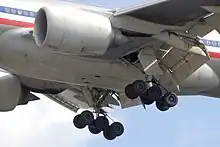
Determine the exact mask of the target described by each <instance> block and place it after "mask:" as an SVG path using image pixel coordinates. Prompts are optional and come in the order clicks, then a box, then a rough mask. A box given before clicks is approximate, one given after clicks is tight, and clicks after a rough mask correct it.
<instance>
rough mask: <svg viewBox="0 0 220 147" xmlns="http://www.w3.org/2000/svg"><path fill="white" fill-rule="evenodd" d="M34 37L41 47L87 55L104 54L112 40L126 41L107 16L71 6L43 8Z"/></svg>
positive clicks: (36, 21) (112, 42)
mask: <svg viewBox="0 0 220 147" xmlns="http://www.w3.org/2000/svg"><path fill="white" fill-rule="evenodd" d="M116 32H117V31H116ZM115 34H117V35H115ZM34 38H35V41H36V44H37V45H38V46H39V47H44V46H47V47H50V48H52V49H53V50H55V51H59V52H65V53H71V54H85V55H102V54H104V53H105V52H106V50H107V49H108V48H109V47H110V46H112V45H113V44H115V43H117V44H118V43H119V44H120V43H122V42H124V41H126V38H125V37H123V35H122V34H120V33H119V32H117V33H115V31H114V30H113V28H112V26H111V22H110V20H109V19H108V18H107V17H105V16H102V15H100V14H96V13H93V12H88V11H84V10H80V9H78V8H73V7H68V6H67V7H65V6H63V7H44V8H41V9H40V10H39V11H38V13H37V16H36V19H35V27H34ZM116 39H117V40H116Z"/></svg>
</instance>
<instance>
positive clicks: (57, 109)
mask: <svg viewBox="0 0 220 147" xmlns="http://www.w3.org/2000/svg"><path fill="white" fill-rule="evenodd" d="M78 2H79V1H78ZM80 2H83V3H88V4H97V5H102V6H105V7H110V8H111V7H123V6H128V5H131V4H137V3H139V2H141V0H126V1H125V0H124V1H122V0H121V1H120V0H118V1H115V0H112V1H108V0H83V1H80ZM38 96H39V97H41V100H40V101H36V102H31V103H29V104H28V105H26V106H19V107H17V108H16V109H15V110H14V111H12V112H7V113H0V146H1V147H50V146H51V147H133V146H147V147H161V146H162V147H209V146H210V147H218V146H219V144H220V140H219V130H220V125H219V124H220V117H219V116H220V100H219V99H215V98H209V97H203V96H185V97H179V99H180V100H179V104H178V105H177V106H176V107H175V108H172V109H170V110H169V111H167V112H160V111H158V110H157V109H156V108H155V106H154V105H152V106H149V107H147V110H146V111H145V110H144V109H143V108H142V107H141V106H137V107H134V108H130V109H125V110H121V109H119V108H117V109H115V110H111V113H110V114H111V116H112V117H113V118H114V119H115V120H117V121H121V122H122V123H123V124H124V126H125V133H124V135H123V136H121V137H119V138H117V139H116V140H114V141H107V140H105V139H104V137H103V136H102V134H100V135H91V134H90V133H89V131H88V130H87V129H83V130H78V129H76V128H74V126H73V124H72V119H73V117H74V116H75V115H76V114H75V113H73V112H71V111H69V110H67V109H66V108H63V107H62V106H60V105H59V104H56V103H54V102H52V101H51V100H49V99H48V98H46V97H44V96H42V95H38Z"/></svg>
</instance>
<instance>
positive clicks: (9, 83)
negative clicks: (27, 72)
mask: <svg viewBox="0 0 220 147" xmlns="http://www.w3.org/2000/svg"><path fill="white" fill-rule="evenodd" d="M0 95H1V96H0V111H11V110H13V109H14V108H15V107H16V106H17V105H18V103H19V101H20V98H21V97H22V88H21V84H20V81H19V80H18V78H17V77H15V76H13V75H10V74H8V75H5V76H2V77H0Z"/></svg>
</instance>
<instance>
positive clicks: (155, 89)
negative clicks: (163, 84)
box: [147, 85, 162, 101]
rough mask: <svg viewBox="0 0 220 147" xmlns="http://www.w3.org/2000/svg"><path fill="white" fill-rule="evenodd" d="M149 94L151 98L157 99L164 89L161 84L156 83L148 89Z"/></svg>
mask: <svg viewBox="0 0 220 147" xmlns="http://www.w3.org/2000/svg"><path fill="white" fill-rule="evenodd" d="M147 95H148V98H149V99H150V100H154V101H157V100H159V99H160V98H161V96H162V91H161V89H160V87H159V86H156V85H154V86H152V87H150V88H149V89H148V91H147Z"/></svg>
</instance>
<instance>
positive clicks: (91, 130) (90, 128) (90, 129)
mask: <svg viewBox="0 0 220 147" xmlns="http://www.w3.org/2000/svg"><path fill="white" fill-rule="evenodd" d="M88 128H89V131H90V132H91V133H92V134H99V133H100V132H101V130H99V129H97V128H96V127H95V126H94V125H89V126H88Z"/></svg>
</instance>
